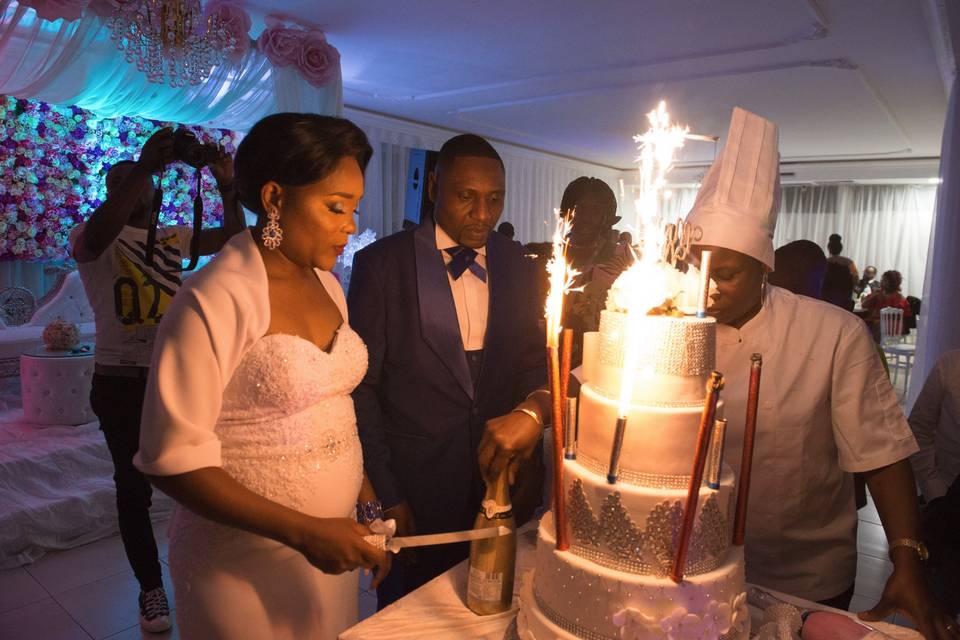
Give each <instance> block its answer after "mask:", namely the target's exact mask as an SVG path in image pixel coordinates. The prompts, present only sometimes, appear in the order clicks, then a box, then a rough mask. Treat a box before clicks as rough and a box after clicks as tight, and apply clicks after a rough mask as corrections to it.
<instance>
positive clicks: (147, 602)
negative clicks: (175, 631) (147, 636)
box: [140, 587, 170, 633]
mask: <svg viewBox="0 0 960 640" xmlns="http://www.w3.org/2000/svg"><path fill="white" fill-rule="evenodd" d="M140 626H141V627H142V628H143V629H144V631H149V632H150V633H162V632H164V631H166V630H167V629H169V628H170V605H169V604H168V603H167V594H166V593H165V592H164V590H163V587H157V588H156V589H150V591H141V592H140Z"/></svg>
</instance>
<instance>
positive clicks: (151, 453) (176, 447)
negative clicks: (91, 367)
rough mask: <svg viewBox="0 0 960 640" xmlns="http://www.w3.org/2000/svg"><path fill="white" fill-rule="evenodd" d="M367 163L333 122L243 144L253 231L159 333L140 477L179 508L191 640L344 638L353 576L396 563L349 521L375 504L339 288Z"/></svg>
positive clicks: (182, 603)
mask: <svg viewBox="0 0 960 640" xmlns="http://www.w3.org/2000/svg"><path fill="white" fill-rule="evenodd" d="M371 155H372V149H371V147H370V145H369V143H368V142H367V139H366V136H365V135H364V134H363V132H362V131H361V130H360V129H359V128H357V126H356V125H354V124H353V123H351V122H349V121H348V120H343V119H339V118H331V117H325V116H318V115H313V114H296V113H281V114H276V115H272V116H268V117H266V118H264V119H263V120H261V121H260V122H258V123H257V124H256V125H255V126H254V127H253V128H252V129H251V130H250V132H249V134H248V135H247V136H246V138H244V140H243V142H242V143H241V144H240V148H239V150H238V152H237V158H236V172H237V182H238V185H237V188H238V192H239V194H240V200H241V202H242V203H243V205H244V206H245V207H246V208H248V209H250V210H251V211H254V212H256V213H257V215H258V217H259V221H258V223H257V226H256V227H254V228H253V229H251V230H248V231H247V232H244V233H240V234H238V235H236V236H234V238H233V239H232V240H231V241H230V242H229V243H228V244H227V245H226V246H225V247H224V248H223V250H222V251H221V253H220V254H219V255H218V256H217V258H216V259H214V260H213V261H212V262H211V263H210V265H208V266H207V267H206V268H204V270H203V271H201V272H200V273H198V274H197V275H196V276H194V277H193V278H191V279H190V280H188V281H187V284H186V285H185V286H184V287H183V289H181V290H180V292H179V293H178V294H177V296H176V297H175V299H174V301H173V303H172V304H171V306H170V308H169V310H168V312H167V314H166V317H165V318H164V319H163V323H162V325H161V327H160V332H159V337H158V340H157V344H156V348H155V350H154V355H153V362H152V367H151V368H152V372H151V376H150V380H149V383H148V387H147V395H146V399H145V402H144V410H143V427H142V432H141V438H140V451H139V452H138V453H137V456H136V457H135V459H134V462H135V464H136V465H137V467H138V468H139V469H140V470H141V471H142V472H143V473H144V474H146V475H147V476H148V477H149V478H150V480H151V482H153V483H154V484H155V485H156V486H157V487H158V488H159V489H160V490H162V491H163V492H165V493H167V494H169V495H171V496H172V497H173V498H174V499H176V501H177V502H178V503H179V504H178V506H177V509H176V511H175V513H174V516H173V519H172V521H171V523H170V569H171V574H172V576H173V583H174V591H175V599H176V617H177V622H178V625H179V628H180V634H181V636H182V637H184V638H240V637H244V638H308V637H309V638H324V639H326V638H329V639H332V638H335V637H336V636H337V634H338V633H339V632H341V631H343V630H344V629H346V628H347V627H349V626H350V625H352V624H354V623H355V622H356V620H357V595H358V584H357V581H358V576H357V572H356V571H354V570H355V569H357V568H359V567H363V568H365V569H374V570H375V571H376V577H375V580H374V584H378V583H379V581H380V580H382V579H383V577H384V575H385V574H386V573H387V571H389V566H390V565H389V558H388V556H387V555H386V554H385V553H384V552H382V551H379V550H377V549H376V548H374V547H373V546H371V545H369V544H367V543H366V542H365V541H364V540H363V536H364V535H366V534H368V533H369V529H368V528H367V527H366V526H365V525H361V524H358V523H357V522H356V520H355V518H353V517H352V516H353V515H354V514H355V507H356V506H357V503H358V499H359V501H360V502H361V503H367V502H372V501H374V500H375V496H374V495H373V490H372V488H371V485H370V484H369V482H368V481H367V480H366V477H365V475H364V472H363V460H362V454H361V450H360V442H359V440H358V438H357V427H356V419H355V416H354V410H353V402H352V400H351V397H350V392H351V391H352V390H353V388H354V387H355V386H356V385H357V384H358V383H359V382H360V380H361V379H362V378H363V375H364V373H365V371H366V367H367V351H366V347H365V346H364V344H363V341H362V340H361V339H360V337H359V336H358V335H357V334H356V333H354V332H353V330H351V329H350V326H349V325H348V324H347V308H346V304H345V300H344V296H343V291H342V290H341V289H340V286H339V284H338V283H337V281H336V279H335V278H334V276H333V275H332V274H331V273H330V269H332V268H333V266H334V264H335V263H336V260H337V257H338V256H339V255H340V253H342V251H343V248H344V245H346V243H347V239H348V237H349V236H350V234H352V233H355V232H356V223H355V221H354V212H355V210H356V208H357V204H358V201H359V200H360V197H361V196H362V195H363V170H364V168H365V167H366V165H367V162H368V161H369V160H370V156H371Z"/></svg>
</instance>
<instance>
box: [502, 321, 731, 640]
mask: <svg viewBox="0 0 960 640" xmlns="http://www.w3.org/2000/svg"><path fill="white" fill-rule="evenodd" d="M625 317H626V316H625V314H623V313H621V312H619V311H617V310H616V309H615V308H608V310H606V311H604V312H603V314H602V318H601V323H600V332H599V335H596V334H595V335H590V334H588V335H587V336H586V337H585V340H584V350H583V357H584V374H585V377H586V381H585V384H584V385H583V387H582V388H581V393H580V400H579V409H578V414H579V418H578V426H577V433H578V436H577V458H576V459H575V460H564V466H563V487H564V502H565V505H566V511H567V520H568V527H569V528H568V533H569V540H570V549H569V550H567V551H557V550H556V542H555V538H554V535H555V533H554V521H553V515H552V513H548V514H547V515H545V516H544V518H543V519H542V520H541V522H540V527H539V531H538V539H537V551H536V554H537V555H536V562H535V565H534V569H533V571H532V572H531V573H530V574H528V575H527V576H525V577H524V579H523V588H522V591H521V609H520V614H519V616H518V618H517V628H518V632H519V634H520V637H521V638H522V639H523V640H553V639H554V638H563V639H565V640H566V639H568V638H569V639H574V638H586V639H588V640H621V639H638V640H646V639H648V638H649V639H660V638H674V639H677V640H694V639H704V638H723V639H724V640H741V639H746V638H749V626H750V622H749V614H748V613H747V608H746V602H745V599H746V596H745V593H744V574H743V549H742V548H737V547H731V545H730V538H731V522H732V518H733V510H734V506H735V501H736V491H735V487H734V484H735V478H734V474H733V473H732V472H731V471H730V469H729V468H728V467H724V468H723V473H722V475H721V479H720V483H719V488H718V489H716V490H714V489H710V488H709V487H707V486H706V485H703V486H701V488H700V493H699V499H698V503H697V512H696V515H695V517H694V523H695V524H694V529H693V535H692V536H691V539H690V546H689V548H688V554H687V564H686V567H685V572H684V579H683V580H682V581H681V582H680V583H679V584H677V583H674V582H673V581H672V580H671V579H670V578H669V577H667V576H668V575H669V572H670V568H671V566H672V563H673V557H674V553H675V550H676V543H677V537H678V533H679V530H680V523H681V521H682V518H683V508H684V505H685V503H686V496H687V487H688V483H689V480H690V473H691V471H692V467H693V457H694V450H695V445H696V441H697V432H698V429H699V426H700V418H701V414H702V411H703V406H704V400H705V395H706V381H707V379H708V377H709V375H710V373H711V372H712V371H713V368H714V366H715V333H716V323H715V321H714V320H713V319H696V318H691V317H671V316H648V317H644V318H642V319H641V321H640V322H639V323H637V325H636V326H639V328H640V330H641V335H643V336H644V345H643V349H642V353H641V355H640V358H639V365H638V367H637V369H638V376H637V378H638V380H637V383H636V386H635V387H634V389H633V393H632V403H631V406H630V411H629V415H628V420H627V427H626V431H625V435H624V441H623V448H622V454H621V458H620V466H619V476H618V481H617V483H616V484H610V483H609V482H608V481H607V469H608V465H609V462H610V451H611V448H612V446H613V441H614V434H615V428H616V421H617V416H618V403H619V395H620V376H621V367H622V351H623V333H624V325H625V322H624V320H625ZM648 337H649V340H648V339H647V338H648ZM721 411H722V401H721V404H720V406H719V407H718V417H719V415H722V414H721V413H720V412H721Z"/></svg>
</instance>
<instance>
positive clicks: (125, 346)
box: [70, 223, 193, 367]
mask: <svg viewBox="0 0 960 640" xmlns="http://www.w3.org/2000/svg"><path fill="white" fill-rule="evenodd" d="M84 226H85V223H81V224H79V225H77V227H76V228H74V229H73V231H72V232H71V233H70V252H71V254H72V253H73V252H74V249H75V245H76V240H77V237H78V236H79V235H80V233H81V232H82V230H83V227H84ZM192 235H193V229H192V228H191V227H188V226H183V225H177V226H166V227H159V228H158V229H157V240H156V247H155V249H154V254H153V264H152V265H150V266H148V265H147V260H146V246H147V230H146V229H139V228H137V227H131V226H129V225H128V226H125V227H124V228H123V230H122V231H121V232H120V235H118V236H117V238H116V240H114V241H113V242H112V243H111V244H110V246H109V247H107V249H106V250H105V251H104V252H103V253H102V254H100V256H99V257H98V258H97V259H96V260H92V261H90V262H82V263H78V265H77V270H78V271H79V272H80V279H81V280H82V281H83V288H84V290H85V291H86V293H87V298H88V299H89V300H90V306H91V307H92V308H93V315H94V318H95V319H96V323H97V334H96V341H97V343H96V350H95V352H94V360H95V362H96V363H97V364H104V365H125V366H138V367H147V366H149V365H150V354H151V352H152V351H153V341H154V338H155V337H156V333H157V327H158V326H159V325H160V320H161V319H163V314H164V312H165V311H166V310H167V307H168V306H169V304H170V301H171V300H172V299H173V296H174V294H176V292H177V291H178V290H179V289H180V285H181V269H182V264H183V258H185V257H187V256H189V255H190V238H191V236H192Z"/></svg>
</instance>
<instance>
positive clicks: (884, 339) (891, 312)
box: [880, 307, 903, 346]
mask: <svg viewBox="0 0 960 640" xmlns="http://www.w3.org/2000/svg"><path fill="white" fill-rule="evenodd" d="M902 340H903V309H896V308H894V307H885V308H883V309H880V344H881V345H883V346H886V345H888V344H894V343H897V342H901V341H902Z"/></svg>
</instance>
